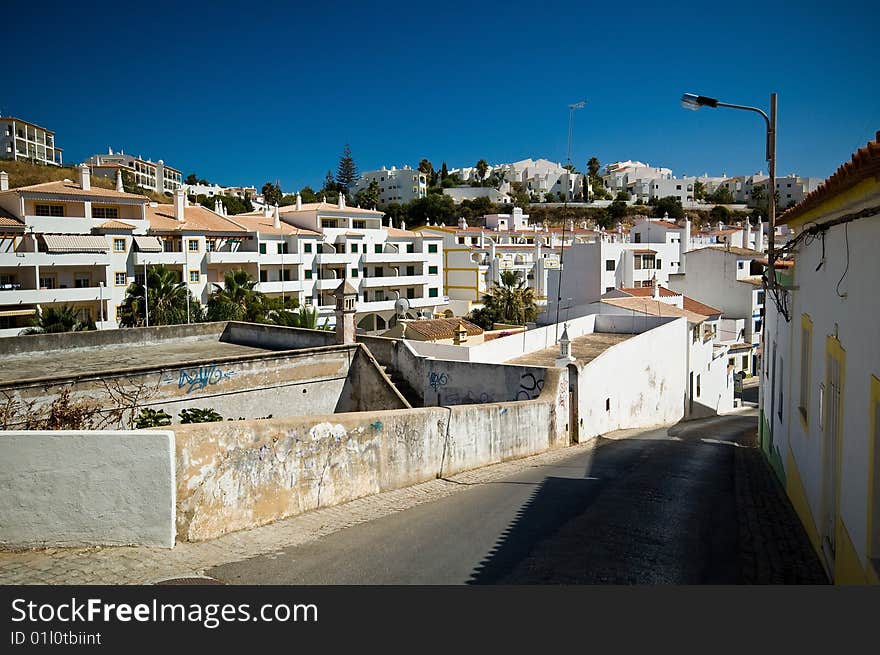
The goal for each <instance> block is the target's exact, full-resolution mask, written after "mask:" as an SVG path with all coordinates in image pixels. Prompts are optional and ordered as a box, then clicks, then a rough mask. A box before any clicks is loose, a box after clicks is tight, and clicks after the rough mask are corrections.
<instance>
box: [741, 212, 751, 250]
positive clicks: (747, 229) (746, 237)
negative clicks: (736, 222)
mask: <svg viewBox="0 0 880 655" xmlns="http://www.w3.org/2000/svg"><path fill="white" fill-rule="evenodd" d="M751 240H752V221H751V220H749V219H748V218H746V220H745V221H743V248H750V247H751V246H750V245H749V241H751Z"/></svg>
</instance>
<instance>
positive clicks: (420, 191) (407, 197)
mask: <svg viewBox="0 0 880 655" xmlns="http://www.w3.org/2000/svg"><path fill="white" fill-rule="evenodd" d="M374 181H375V182H376V184H378V185H379V206H380V207H387V206H388V205H389V204H391V203H399V204H403V203H407V202H410V201H412V200H418V199H419V198H424V197H425V196H426V195H428V176H427V175H426V174H425V173H422V172H421V171H419V170H417V169H412V168H410V167H409V166H404V167H403V168H397V167H395V166H392V167H391V168H390V169H389V168H385V167H384V166H383V167H382V168H381V170H378V171H366V172H363V173H361V176H360V178H358V181H357V182H356V183H355V184H354V185H353V186H352V187H351V189H350V190H349V193H350V194H351V195H352V196H354V194H356V193H357V192H358V191H360V190H362V189H366V188H367V187H368V186H369V185H370V182H374ZM367 209H370V208H369V207H368V208H367Z"/></svg>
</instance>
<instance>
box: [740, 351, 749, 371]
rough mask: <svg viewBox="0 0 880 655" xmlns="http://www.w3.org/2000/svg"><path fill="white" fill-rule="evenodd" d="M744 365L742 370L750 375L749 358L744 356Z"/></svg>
mask: <svg viewBox="0 0 880 655" xmlns="http://www.w3.org/2000/svg"><path fill="white" fill-rule="evenodd" d="M742 364H743V365H742V370H744V371H745V372H746V373H748V372H749V356H748V355H743V361H742Z"/></svg>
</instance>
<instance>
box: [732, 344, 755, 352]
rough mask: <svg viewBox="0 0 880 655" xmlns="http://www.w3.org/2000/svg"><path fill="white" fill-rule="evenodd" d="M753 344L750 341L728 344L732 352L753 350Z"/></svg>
mask: <svg viewBox="0 0 880 655" xmlns="http://www.w3.org/2000/svg"><path fill="white" fill-rule="evenodd" d="M751 349H752V344H750V343H732V344H730V346H728V350H729V351H730V352H736V351H738V350H751Z"/></svg>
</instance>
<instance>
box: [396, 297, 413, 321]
mask: <svg viewBox="0 0 880 655" xmlns="http://www.w3.org/2000/svg"><path fill="white" fill-rule="evenodd" d="M408 311H409V300H407V299H406V298H398V299H397V300H395V301H394V313H395V314H397V316H398V318H406V313H407V312H408Z"/></svg>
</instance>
